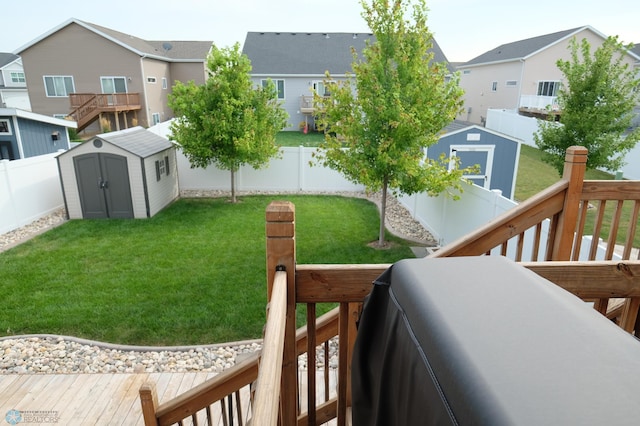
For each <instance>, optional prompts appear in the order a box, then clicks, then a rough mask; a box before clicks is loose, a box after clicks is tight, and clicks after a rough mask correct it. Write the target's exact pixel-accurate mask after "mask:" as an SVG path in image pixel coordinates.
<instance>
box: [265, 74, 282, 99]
mask: <svg viewBox="0 0 640 426" xmlns="http://www.w3.org/2000/svg"><path fill="white" fill-rule="evenodd" d="M269 80H271V81H272V82H273V84H275V86H276V94H277V95H279V94H280V91H279V90H278V82H279V81H281V82H282V97H280V96H278V100H279V101H283V100H285V99H286V98H287V85H286V84H285V80H284V78H271V79H269V78H263V79H261V80H260V86H261V87H264V84H265V83H266V82H267V81H269Z"/></svg>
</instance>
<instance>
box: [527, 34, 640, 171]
mask: <svg viewBox="0 0 640 426" xmlns="http://www.w3.org/2000/svg"><path fill="white" fill-rule="evenodd" d="M569 48H570V49H571V59H570V60H558V61H557V62H556V65H557V66H558V68H559V69H560V71H562V73H563V74H564V81H563V82H562V83H563V84H562V86H561V88H560V91H559V93H558V105H559V107H560V111H561V114H560V121H559V123H558V122H553V121H544V122H541V124H540V127H539V129H538V131H537V132H536V133H535V134H534V140H535V142H536V144H537V145H538V148H540V149H541V150H542V151H543V152H544V155H543V160H544V161H545V162H547V163H549V164H551V165H552V166H554V167H555V168H556V169H557V170H558V172H559V173H560V175H562V169H563V167H564V157H565V152H566V150H567V148H569V147H570V146H573V145H580V146H584V147H585V148H587V149H588V150H589V156H588V159H587V167H588V168H592V169H593V168H604V169H607V170H610V171H616V170H618V169H619V168H620V167H621V166H622V165H623V164H624V156H625V154H626V153H627V152H628V151H629V150H631V149H632V148H633V147H634V146H635V144H636V142H637V141H638V139H640V129H635V130H634V131H631V132H629V128H630V127H631V122H632V119H633V117H634V113H633V108H634V107H635V106H636V105H637V104H638V92H637V90H638V87H639V84H640V80H639V79H638V77H637V74H636V72H635V70H634V69H633V68H632V67H631V66H629V64H628V63H626V62H624V58H625V56H626V55H627V54H628V49H629V48H630V46H624V45H623V44H622V43H620V42H619V41H618V38H617V37H608V38H607V39H606V40H605V41H604V43H603V44H602V45H601V46H600V47H599V48H597V49H596V50H595V52H594V53H593V54H591V46H590V44H589V42H588V41H587V40H586V39H582V40H581V41H580V42H578V41H577V40H576V39H575V38H573V39H572V40H571V41H570V44H569Z"/></svg>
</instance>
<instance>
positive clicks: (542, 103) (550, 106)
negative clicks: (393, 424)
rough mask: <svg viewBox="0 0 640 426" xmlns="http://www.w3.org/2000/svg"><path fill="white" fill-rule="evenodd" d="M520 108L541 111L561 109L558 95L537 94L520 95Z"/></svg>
mask: <svg viewBox="0 0 640 426" xmlns="http://www.w3.org/2000/svg"><path fill="white" fill-rule="evenodd" d="M519 108H526V109H535V110H541V111H559V110H560V107H559V106H558V97H557V96H537V95H522V96H520V105H519Z"/></svg>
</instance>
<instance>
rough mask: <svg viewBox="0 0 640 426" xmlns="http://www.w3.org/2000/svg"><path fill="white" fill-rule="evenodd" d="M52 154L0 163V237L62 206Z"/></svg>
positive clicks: (56, 168)
mask: <svg viewBox="0 0 640 426" xmlns="http://www.w3.org/2000/svg"><path fill="white" fill-rule="evenodd" d="M56 155H57V154H47V155H41V156H38V157H31V158H26V159H24V160H15V161H9V160H0V234H3V233H5V232H9V231H11V230H13V229H16V228H19V227H21V226H24V225H27V224H29V223H31V222H33V221H35V220H38V219H39V218H41V217H43V216H45V215H47V214H49V213H52V212H54V211H56V210H57V209H60V208H61V207H63V206H64V201H63V198H62V188H61V185H60V175H59V174H58V164H57V162H56V160H55V157H56Z"/></svg>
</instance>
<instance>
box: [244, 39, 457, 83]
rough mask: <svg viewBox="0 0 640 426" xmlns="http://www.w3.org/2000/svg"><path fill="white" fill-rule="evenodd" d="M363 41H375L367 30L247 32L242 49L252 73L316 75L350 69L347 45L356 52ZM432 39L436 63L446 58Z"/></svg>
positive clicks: (360, 49) (350, 61) (345, 71)
mask: <svg viewBox="0 0 640 426" xmlns="http://www.w3.org/2000/svg"><path fill="white" fill-rule="evenodd" d="M367 41H368V42H369V43H373V42H375V37H374V36H373V34H370V33H276V32H249V33H247V38H246V40H245V42H244V47H243V49H242V52H243V53H244V54H246V55H247V56H248V57H249V59H250V60H251V66H252V68H253V71H252V73H253V74H254V75H264V76H276V75H317V76H324V74H325V72H326V71H327V70H328V71H330V72H331V73H332V74H333V75H344V74H346V73H347V72H351V71H352V69H351V63H352V62H353V58H352V56H351V48H352V47H353V48H354V49H355V50H356V51H357V52H358V53H360V52H362V50H363V49H364V48H365V46H366V44H367ZM432 41H433V48H432V51H433V53H434V60H435V61H436V62H445V63H446V64H447V67H448V68H449V70H450V71H452V68H451V67H450V66H449V61H447V58H446V57H445V56H444V53H442V50H441V49H440V46H438V43H436V41H435V40H432Z"/></svg>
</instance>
